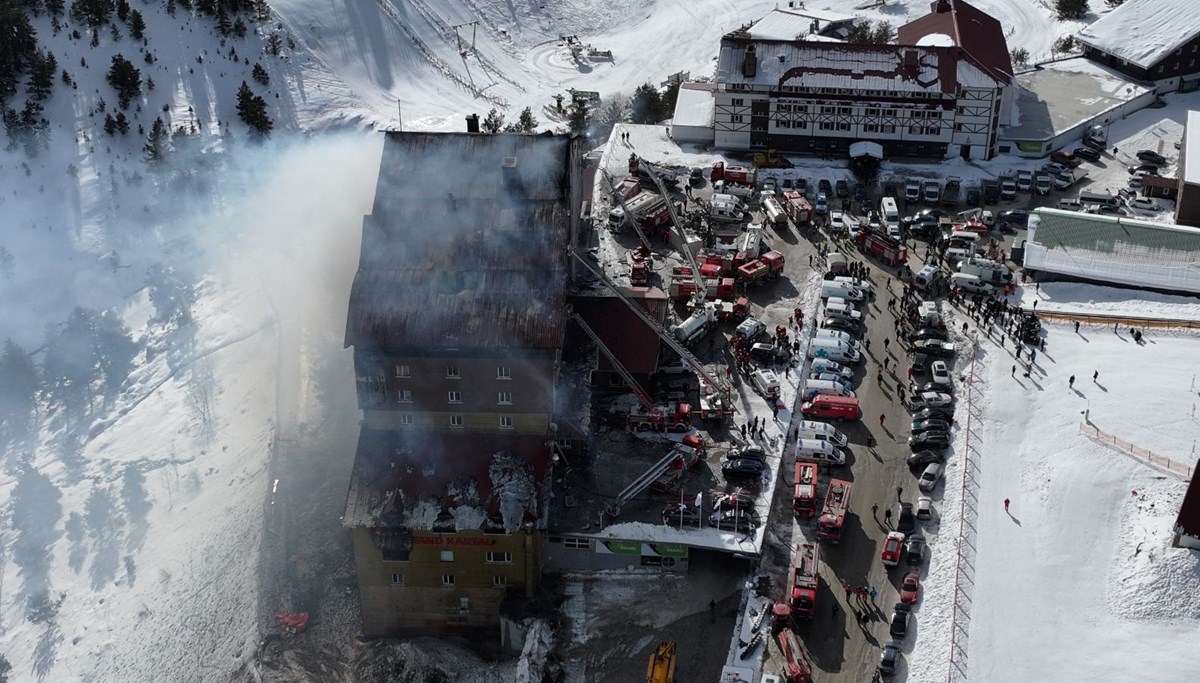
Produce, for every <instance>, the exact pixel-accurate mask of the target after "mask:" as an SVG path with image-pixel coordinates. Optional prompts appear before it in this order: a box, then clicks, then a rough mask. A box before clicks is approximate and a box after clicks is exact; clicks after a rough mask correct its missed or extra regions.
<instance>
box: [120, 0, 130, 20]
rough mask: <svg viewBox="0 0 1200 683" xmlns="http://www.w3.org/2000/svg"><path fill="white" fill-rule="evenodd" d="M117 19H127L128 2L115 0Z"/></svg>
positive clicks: (127, 0)
mask: <svg viewBox="0 0 1200 683" xmlns="http://www.w3.org/2000/svg"><path fill="white" fill-rule="evenodd" d="M117 18H118V19H120V20H121V21H125V20H126V19H128V18H129V0H117Z"/></svg>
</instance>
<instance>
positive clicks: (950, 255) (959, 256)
mask: <svg viewBox="0 0 1200 683" xmlns="http://www.w3.org/2000/svg"><path fill="white" fill-rule="evenodd" d="M974 255H975V250H974V249H947V250H946V253H945V254H943V255H942V256H943V258H945V259H946V263H948V264H950V267H951V268H953V267H954V266H957V265H958V263H959V261H965V260H967V259H969V258H971V257H972V256H974Z"/></svg>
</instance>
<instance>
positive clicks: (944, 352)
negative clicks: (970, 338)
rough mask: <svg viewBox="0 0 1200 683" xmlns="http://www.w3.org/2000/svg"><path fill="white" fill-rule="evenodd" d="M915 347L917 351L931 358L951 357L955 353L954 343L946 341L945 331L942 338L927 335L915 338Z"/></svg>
mask: <svg viewBox="0 0 1200 683" xmlns="http://www.w3.org/2000/svg"><path fill="white" fill-rule="evenodd" d="M913 348H914V350H915V351H916V352H917V353H923V354H925V355H927V356H929V357H930V358H950V357H951V356H953V355H954V344H952V343H950V342H948V341H946V337H945V333H944V332H943V333H942V337H940V338H939V337H927V338H925V339H917V340H915V341H914V342H913Z"/></svg>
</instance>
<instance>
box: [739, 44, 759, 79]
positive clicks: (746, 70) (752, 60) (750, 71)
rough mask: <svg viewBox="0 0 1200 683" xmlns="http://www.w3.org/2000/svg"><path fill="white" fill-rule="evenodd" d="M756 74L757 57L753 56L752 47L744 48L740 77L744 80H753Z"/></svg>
mask: <svg viewBox="0 0 1200 683" xmlns="http://www.w3.org/2000/svg"><path fill="white" fill-rule="evenodd" d="M757 73H758V56H757V55H756V54H754V46H753V45H747V46H746V54H745V56H743V57H742V75H743V76H745V77H746V78H754V76H755V74H757Z"/></svg>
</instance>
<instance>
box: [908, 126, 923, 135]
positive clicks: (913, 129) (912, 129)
mask: <svg viewBox="0 0 1200 683" xmlns="http://www.w3.org/2000/svg"><path fill="white" fill-rule="evenodd" d="M908 134H909V135H920V134H921V127H920V126H909V127H908Z"/></svg>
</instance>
